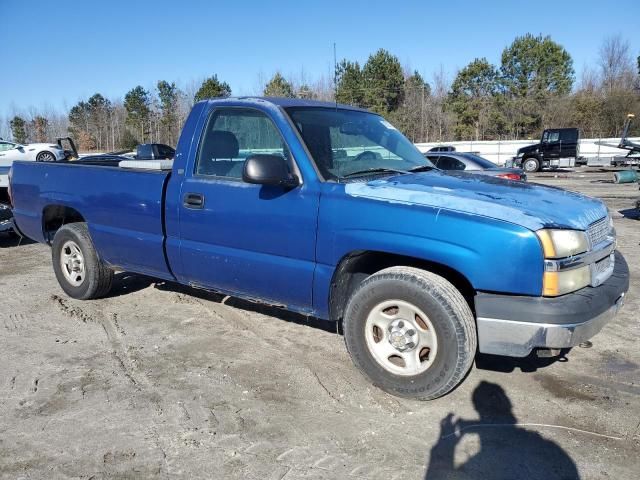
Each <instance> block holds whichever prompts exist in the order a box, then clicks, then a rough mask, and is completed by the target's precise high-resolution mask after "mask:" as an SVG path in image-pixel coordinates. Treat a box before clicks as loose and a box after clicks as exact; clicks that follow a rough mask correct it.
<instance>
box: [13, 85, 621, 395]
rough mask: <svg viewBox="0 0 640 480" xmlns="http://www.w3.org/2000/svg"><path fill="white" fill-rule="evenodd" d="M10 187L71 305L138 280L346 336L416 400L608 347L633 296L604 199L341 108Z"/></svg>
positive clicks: (203, 135) (224, 109)
mask: <svg viewBox="0 0 640 480" xmlns="http://www.w3.org/2000/svg"><path fill="white" fill-rule="evenodd" d="M10 188H11V195H12V202H13V208H14V215H15V223H16V225H17V228H18V229H19V230H20V231H21V232H22V234H24V235H26V236H27V237H30V238H32V239H34V240H36V241H39V242H43V243H47V244H49V245H51V247H52V258H53V269H54V271H55V274H56V277H57V279H58V281H59V283H60V285H61V287H62V289H63V290H64V291H65V292H66V293H67V294H68V295H70V296H71V297H73V298H76V299H85V300H86V299H93V298H97V297H102V296H106V295H108V293H109V289H110V286H111V282H112V278H113V272H114V271H130V272H137V273H140V274H145V275H150V276H153V277H157V278H160V279H164V280H168V281H173V282H180V283H182V284H186V285H191V286H193V287H197V288H205V289H210V290H215V291H219V292H223V293H226V294H230V295H234V296H237V297H242V298H245V299H249V300H255V301H259V302H266V303H268V304H272V305H277V306H281V307H282V308H285V309H289V310H293V311H296V312H300V313H302V314H304V315H309V316H315V317H318V318H321V319H326V320H329V321H338V322H342V324H343V332H344V338H345V342H346V346H347V349H348V351H349V353H350V354H351V357H352V359H353V362H354V363H355V365H356V366H357V367H358V368H359V369H360V370H361V371H362V372H363V373H364V374H365V375H366V376H367V377H368V378H369V379H370V380H371V381H372V382H373V383H374V384H375V385H377V386H379V387H380V388H382V389H384V390H386V391H388V392H391V393H393V394H396V395H400V396H405V397H411V398H419V399H433V398H437V397H439V396H442V395H444V394H446V393H447V392H449V391H450V390H452V389H453V388H454V387H455V386H456V385H458V384H459V383H460V382H461V381H462V380H463V379H464V378H465V375H466V374H467V372H468V371H469V369H470V367H471V365H472V363H473V360H474V357H475V355H476V352H477V351H480V352H484V353H489V354H496V355H507V356H515V357H523V356H526V355H528V354H530V353H531V352H532V351H533V350H542V351H545V352H547V353H548V352H551V353H552V354H553V353H555V352H557V351H558V349H562V348H568V347H572V346H574V345H577V344H578V343H580V342H583V341H585V340H587V339H588V338H591V337H592V336H593V335H595V334H596V333H598V331H600V329H601V328H602V327H603V326H604V325H605V324H606V323H607V321H608V320H610V319H611V318H612V317H613V316H614V315H615V314H616V312H617V310H618V308H619V306H620V305H621V303H622V299H623V296H624V294H625V292H626V291H627V289H628V285H629V271H628V267H627V264H626V263H625V260H624V258H623V257H622V256H621V255H620V254H619V253H618V252H617V251H616V249H615V247H616V240H615V231H614V229H613V224H612V220H611V217H610V216H609V214H608V211H607V208H606V207H605V205H604V204H603V203H602V202H601V201H599V200H595V199H592V198H588V197H585V196H582V195H579V194H577V193H572V192H568V191H564V190H560V189H556V188H549V187H543V186H539V185H534V184H529V183H522V182H515V181H510V180H503V179H499V178H492V177H488V176H480V175H473V174H468V173H464V172H459V173H453V174H445V173H444V172H442V171H440V170H438V169H437V168H435V167H434V166H433V165H432V164H430V163H429V161H428V160H427V159H425V157H424V156H423V155H422V154H421V153H420V152H419V151H418V150H417V149H416V148H415V147H414V145H413V144H411V142H409V140H407V139H406V138H405V137H404V136H403V135H402V134H401V133H400V132H399V131H398V130H396V129H395V128H394V127H393V126H392V125H391V124H390V123H388V122H387V121H386V120H385V119H384V118H382V117H381V116H379V115H376V114H374V113H370V112H368V111H366V110H361V109H357V108H353V107H348V106H343V105H336V104H332V103H323V102H316V101H309V100H296V99H276V98H226V99H215V100H208V101H203V102H200V103H198V104H196V105H195V106H194V107H193V110H192V112H191V114H190V115H189V117H188V119H187V121H186V124H185V126H184V129H183V131H182V135H181V137H180V140H179V143H178V146H177V150H176V155H175V158H174V160H173V161H172V162H171V161H169V162H167V161H160V162H156V161H151V162H148V163H144V162H135V161H133V162H127V161H119V160H117V159H116V160H114V159H110V158H105V159H103V160H101V159H100V158H97V159H95V158H94V159H93V160H92V161H91V162H87V163H83V161H82V160H80V161H75V162H68V163H56V164H48V163H37V162H30V163H28V162H16V163H14V165H13V169H12V172H11V182H10ZM212 348H215V346H212Z"/></svg>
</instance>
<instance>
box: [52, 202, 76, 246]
mask: <svg viewBox="0 0 640 480" xmlns="http://www.w3.org/2000/svg"><path fill="white" fill-rule="evenodd" d="M78 222H85V218H84V216H83V215H82V214H81V213H80V212H79V211H78V210H76V209H75V208H73V207H69V206H67V205H60V204H52V205H47V206H46V207H44V208H43V209H42V237H43V238H44V240H45V241H46V242H47V243H48V244H49V245H51V242H52V241H53V237H54V236H55V234H56V232H57V231H58V230H59V229H60V228H61V227H62V226H63V225H67V224H69V223H78Z"/></svg>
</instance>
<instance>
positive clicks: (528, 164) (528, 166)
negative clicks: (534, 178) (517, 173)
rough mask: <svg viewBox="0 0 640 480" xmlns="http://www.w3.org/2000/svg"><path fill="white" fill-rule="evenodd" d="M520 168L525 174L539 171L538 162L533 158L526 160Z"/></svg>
mask: <svg viewBox="0 0 640 480" xmlns="http://www.w3.org/2000/svg"><path fill="white" fill-rule="evenodd" d="M522 168H523V169H524V171H525V172H527V173H533V172H537V171H538V170H540V162H539V161H538V159H537V158H535V157H530V158H526V159H525V160H524V162H523V163H522Z"/></svg>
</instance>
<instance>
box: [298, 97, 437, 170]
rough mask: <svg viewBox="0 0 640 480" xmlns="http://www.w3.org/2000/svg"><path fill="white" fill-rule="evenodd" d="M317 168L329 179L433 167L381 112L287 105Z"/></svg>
mask: <svg viewBox="0 0 640 480" xmlns="http://www.w3.org/2000/svg"><path fill="white" fill-rule="evenodd" d="M286 110H287V113H288V114H289V116H290V117H291V119H292V120H293V123H294V124H295V125H296V127H297V129H298V131H299V132H300V135H301V136H302V139H303V140H304V142H305V144H306V146H307V149H308V150H309V152H310V153H311V156H312V157H313V161H314V162H315V163H316V166H317V167H318V170H319V171H320V173H321V174H322V175H323V176H324V178H325V179H327V180H338V181H339V180H341V179H343V178H346V177H349V176H351V175H358V174H360V173H362V174H366V173H371V174H375V173H387V172H389V171H396V172H405V171H408V170H411V169H414V168H416V167H422V166H425V167H433V164H432V163H431V162H430V161H429V160H427V159H426V158H425V157H424V156H423V155H422V153H420V151H419V150H418V149H417V148H416V147H415V146H414V145H413V144H412V143H411V142H410V141H409V140H408V139H407V138H406V137H405V136H404V135H402V134H401V133H400V132H399V131H398V130H397V129H396V128H395V127H394V126H393V125H391V124H390V123H389V122H387V121H386V120H384V119H383V118H382V117H381V116H379V115H376V114H373V113H368V112H359V111H355V110H343V109H333V108H318V107H312V108H305V107H302V108H288V109H286Z"/></svg>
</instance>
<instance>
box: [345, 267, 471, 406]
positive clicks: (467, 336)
mask: <svg viewBox="0 0 640 480" xmlns="http://www.w3.org/2000/svg"><path fill="white" fill-rule="evenodd" d="M344 337H345V342H346V344H347V350H348V351H349V353H350V355H351V358H352V359H353V362H354V364H355V365H356V366H357V367H358V368H359V369H360V371H362V372H363V373H364V374H365V375H366V376H367V377H368V378H369V379H370V380H371V382H372V383H373V384H374V385H376V386H378V387H380V388H381V389H383V390H385V391H387V392H389V393H391V394H394V395H398V396H401V397H407V398H415V399H419V400H432V399H435V398H438V397H441V396H443V395H445V394H447V393H448V392H450V391H451V390H453V389H454V388H455V387H456V386H457V385H458V384H459V383H460V382H461V381H462V380H463V379H464V377H465V375H466V374H467V373H468V371H469V369H470V368H471V365H472V363H473V359H474V357H475V353H476V346H477V335H476V329H475V322H474V317H473V314H472V313H471V309H470V308H469V305H468V304H467V302H466V301H465V299H464V297H463V296H462V294H461V293H460V292H459V291H458V290H457V289H456V288H455V287H454V286H453V285H452V284H451V283H449V282H448V281H447V280H446V279H444V278H442V277H440V276H438V275H435V274H433V273H431V272H427V271H424V270H420V269H417V268H411V267H392V268H387V269H385V270H381V271H380V272H378V273H375V274H373V275H371V276H370V277H368V278H367V279H366V280H365V281H364V282H362V284H361V285H360V286H359V287H358V288H357V289H356V291H355V292H354V294H353V295H352V297H351V299H350V300H349V303H348V305H347V308H346V311H345V316H344Z"/></svg>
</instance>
